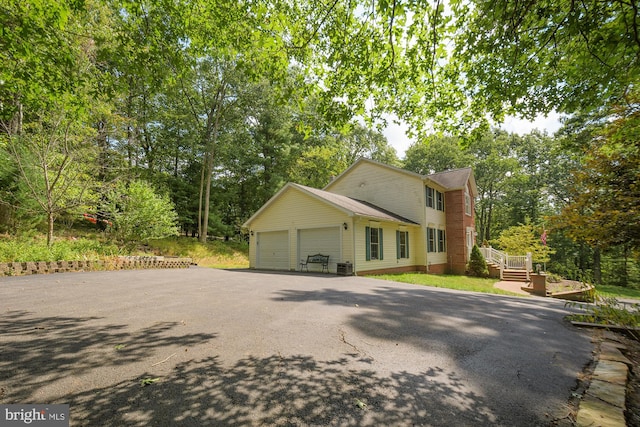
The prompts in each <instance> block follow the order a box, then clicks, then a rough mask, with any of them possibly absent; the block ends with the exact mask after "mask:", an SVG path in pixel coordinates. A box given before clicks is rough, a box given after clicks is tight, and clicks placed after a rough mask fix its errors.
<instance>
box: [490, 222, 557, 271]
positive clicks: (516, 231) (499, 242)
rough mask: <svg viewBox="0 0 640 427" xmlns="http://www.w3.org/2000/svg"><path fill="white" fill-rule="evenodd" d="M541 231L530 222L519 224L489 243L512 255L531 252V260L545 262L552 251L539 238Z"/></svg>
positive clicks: (540, 228)
mask: <svg viewBox="0 0 640 427" xmlns="http://www.w3.org/2000/svg"><path fill="white" fill-rule="evenodd" d="M543 231H544V230H543V229H542V227H540V226H536V225H534V224H532V223H525V224H520V225H517V226H513V227H509V228H508V229H506V230H504V231H503V232H502V233H501V234H500V237H498V238H497V239H494V240H492V241H491V244H493V245H495V246H496V247H498V248H499V249H500V250H503V251H505V252H506V253H508V254H512V255H514V254H516V255H523V254H526V253H528V252H531V255H532V257H533V262H539V263H546V262H549V255H551V254H552V253H553V252H554V251H553V249H551V248H549V246H547V245H545V244H543V242H542V241H541V240H540V236H541V235H542V232H543Z"/></svg>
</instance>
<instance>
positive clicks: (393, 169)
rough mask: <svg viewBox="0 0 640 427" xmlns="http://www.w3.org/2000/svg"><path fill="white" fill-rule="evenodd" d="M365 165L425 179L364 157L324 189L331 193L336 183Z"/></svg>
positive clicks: (416, 174)
mask: <svg viewBox="0 0 640 427" xmlns="http://www.w3.org/2000/svg"><path fill="white" fill-rule="evenodd" d="M363 164H369V165H375V166H378V167H381V168H383V169H387V170H389V171H393V172H396V173H399V174H402V175H405V176H407V177H408V178H413V179H420V180H422V179H424V177H423V176H422V175H420V174H418V173H415V172H411V171H408V170H406V169H402V168H398V167H395V166H390V165H387V164H385V163H380V162H377V161H375V160H371V159H366V158H364V157H361V158H359V159H358V160H357V161H356V162H355V163H354V164H352V165H351V166H349V167H348V168H347V169H346V170H345V171H344V172H342V173H341V174H340V175H338V176H337V177H336V178H334V179H333V180H332V181H331V182H330V183H329V184H327V185H326V186H325V187H324V190H325V191H331V190H330V188H331V187H332V186H333V185H334V184H335V183H337V182H338V181H340V180H341V179H342V178H344V177H345V176H347V175H350V174H351V173H352V172H353V171H354V170H355V169H357V168H359V167H360V166H361V165H363Z"/></svg>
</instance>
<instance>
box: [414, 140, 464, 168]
mask: <svg viewBox="0 0 640 427" xmlns="http://www.w3.org/2000/svg"><path fill="white" fill-rule="evenodd" d="M471 164H472V157H471V156H470V155H469V154H468V153H466V152H465V151H464V149H463V148H462V146H461V144H460V140H459V139H458V138H455V137H451V136H438V135H430V136H428V137H426V138H424V139H422V140H420V141H418V142H416V143H414V144H412V145H411V146H410V147H409V149H408V150H407V152H406V155H405V160H404V167H405V169H408V170H410V171H413V172H416V173H420V174H424V175H428V174H432V173H436V172H442V171H445V170H448V169H458V168H463V167H469V166H471Z"/></svg>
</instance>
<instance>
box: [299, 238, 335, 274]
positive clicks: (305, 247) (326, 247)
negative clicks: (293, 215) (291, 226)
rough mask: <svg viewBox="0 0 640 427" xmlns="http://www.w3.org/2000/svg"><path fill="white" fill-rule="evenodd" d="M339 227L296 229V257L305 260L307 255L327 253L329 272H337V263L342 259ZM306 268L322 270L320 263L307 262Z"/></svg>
mask: <svg viewBox="0 0 640 427" xmlns="http://www.w3.org/2000/svg"><path fill="white" fill-rule="evenodd" d="M340 228H341V227H324V228H311V229H304V230H298V257H299V258H300V259H301V260H303V259H304V260H306V259H307V256H308V255H315V254H322V255H329V272H331V273H337V270H338V268H337V263H338V262H341V260H342V253H341V237H340ZM298 268H299V266H298ZM308 270H309V271H322V265H319V264H309V265H308ZM305 271H306V270H305Z"/></svg>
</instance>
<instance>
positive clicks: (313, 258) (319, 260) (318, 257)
mask: <svg viewBox="0 0 640 427" xmlns="http://www.w3.org/2000/svg"><path fill="white" fill-rule="evenodd" d="M309 264H322V271H323V272H324V270H325V269H326V270H327V273H328V272H329V255H322V254H315V255H307V260H306V261H305V260H300V270H302V269H303V268H304V269H305V270H307V272H308V271H309Z"/></svg>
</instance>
